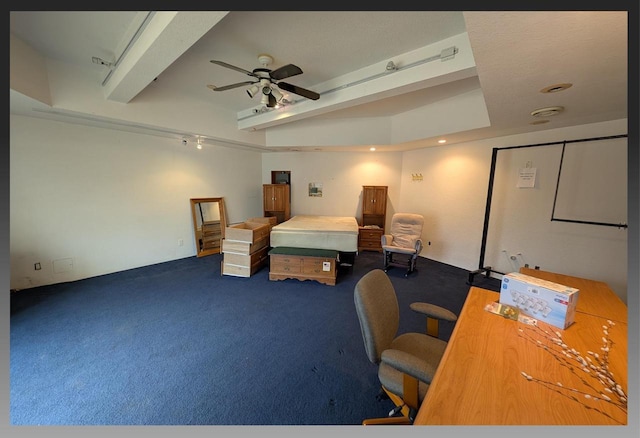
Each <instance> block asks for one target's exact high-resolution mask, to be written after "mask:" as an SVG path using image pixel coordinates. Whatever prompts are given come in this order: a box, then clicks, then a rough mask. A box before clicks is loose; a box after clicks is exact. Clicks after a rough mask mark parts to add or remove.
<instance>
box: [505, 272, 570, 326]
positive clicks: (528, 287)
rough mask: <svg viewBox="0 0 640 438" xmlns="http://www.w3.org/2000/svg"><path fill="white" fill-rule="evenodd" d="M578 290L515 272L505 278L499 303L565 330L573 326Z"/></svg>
mask: <svg viewBox="0 0 640 438" xmlns="http://www.w3.org/2000/svg"><path fill="white" fill-rule="evenodd" d="M578 292H579V290H578V289H576V288H573V287H569V286H564V285H561V284H558V283H553V282H551V281H547V280H542V279H540V278H536V277H532V276H530V275H525V274H521V273H519V272H512V273H509V274H505V275H504V276H503V277H502V285H501V287H500V303H502V304H507V305H509V306H514V307H517V308H518V309H520V312H522V313H524V314H525V315H528V316H531V317H532V318H536V319H537V320H538V321H542V322H546V323H548V324H551V325H553V326H555V327H558V328H561V329H566V328H567V327H569V326H570V325H571V324H573V321H574V318H575V314H576V304H577V302H578Z"/></svg>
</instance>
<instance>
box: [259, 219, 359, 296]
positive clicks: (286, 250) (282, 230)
mask: <svg viewBox="0 0 640 438" xmlns="http://www.w3.org/2000/svg"><path fill="white" fill-rule="evenodd" d="M358 231H359V229H358V222H357V221H356V219H355V218H354V217H342V216H310V215H298V216H294V217H292V218H291V219H289V220H288V221H285V222H282V223H280V224H278V225H275V226H273V227H272V228H271V235H270V246H271V247H272V249H271V251H270V252H269V258H270V261H269V280H286V279H289V278H295V279H298V280H300V281H304V280H315V281H318V282H320V283H324V284H327V285H331V286H334V285H335V284H336V276H337V266H338V265H339V266H346V267H351V266H353V262H354V260H355V254H356V252H357V251H358Z"/></svg>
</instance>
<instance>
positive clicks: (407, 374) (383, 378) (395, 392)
mask: <svg viewBox="0 0 640 438" xmlns="http://www.w3.org/2000/svg"><path fill="white" fill-rule="evenodd" d="M354 301H355V306H356V312H357V314H358V320H359V321H360V330H361V332H362V339H363V341H364V347H365V350H366V353H367V357H368V358H369V361H371V362H372V363H374V364H376V365H378V378H379V380H380V383H381V385H382V391H383V392H382V394H383V395H385V396H388V397H389V398H390V399H391V400H392V401H393V403H394V404H395V406H396V407H395V408H394V409H392V411H391V412H389V416H388V417H385V418H377V419H367V420H364V421H363V422H362V424H364V425H372V424H412V423H413V420H414V418H415V415H416V413H417V411H418V408H419V406H420V403H421V402H422V400H423V399H424V397H425V395H426V394H427V390H428V388H429V384H430V383H431V380H432V379H433V375H434V374H435V372H436V369H437V368H438V364H439V363H440V359H441V358H442V355H443V354H444V351H445V348H446V346H447V343H446V342H445V341H443V340H442V339H438V338H437V337H434V336H431V335H430V334H424V333H403V334H400V335H398V329H399V324H400V310H399V307H398V298H397V296H396V292H395V289H394V288H393V284H392V283H391V280H390V279H389V277H388V276H387V274H385V272H384V271H382V270H381V269H374V270H373V271H370V272H368V273H367V274H365V275H364V276H363V277H362V278H361V279H360V280H359V281H358V283H356V286H355V289H354ZM410 307H411V309H412V310H414V311H416V312H419V313H421V314H424V315H426V316H427V321H430V320H431V321H436V324H430V323H429V322H428V323H427V326H428V327H430V328H433V327H437V325H438V324H437V323H438V322H439V321H442V320H444V321H450V322H455V321H456V320H457V317H456V315H455V314H454V313H453V312H450V311H449V310H447V309H444V308H442V307H440V306H436V305H433V304H429V303H413V304H412V305H411V306H410ZM400 413H401V414H402V415H400V416H398V414H400Z"/></svg>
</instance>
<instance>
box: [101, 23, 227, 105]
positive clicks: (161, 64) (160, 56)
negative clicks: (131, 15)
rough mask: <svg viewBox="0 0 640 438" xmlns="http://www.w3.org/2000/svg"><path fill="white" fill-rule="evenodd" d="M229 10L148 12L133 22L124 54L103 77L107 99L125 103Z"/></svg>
mask: <svg viewBox="0 0 640 438" xmlns="http://www.w3.org/2000/svg"><path fill="white" fill-rule="evenodd" d="M227 14H228V11H197V12H192V11H188V12H167V11H158V12H153V13H150V14H149V16H148V18H147V19H146V20H145V21H144V22H143V23H140V22H138V21H136V22H135V23H134V24H133V25H134V26H135V27H139V29H133V30H131V29H130V31H129V35H131V36H130V38H131V40H130V41H128V42H126V43H125V44H124V46H125V49H124V53H123V56H121V58H120V59H119V60H118V61H117V62H116V64H115V66H114V68H113V70H112V71H111V72H110V74H109V76H108V77H107V78H106V79H105V81H104V84H103V86H104V95H105V98H106V99H108V100H112V101H116V102H121V103H128V102H129V101H131V99H133V98H134V97H135V96H136V95H137V94H138V93H140V92H141V91H142V90H143V89H144V88H145V87H146V86H147V85H149V84H150V83H151V82H153V80H154V79H155V78H157V77H158V76H159V75H160V73H162V72H163V71H164V70H165V69H166V68H167V67H169V66H170V65H171V64H172V63H173V62H174V61H175V60H176V59H178V58H179V57H180V56H181V55H182V54H183V53H184V52H186V51H187V50H188V49H189V48H190V47H191V46H192V45H193V44H194V43H195V42H196V41H198V40H199V39H200V38H202V36H203V35H204V34H206V33H207V32H208V31H209V30H211V28H212V27H213V26H215V25H216V24H217V23H218V22H219V21H220V20H222V18H224V16H225V15H227Z"/></svg>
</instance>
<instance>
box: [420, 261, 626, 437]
mask: <svg viewBox="0 0 640 438" xmlns="http://www.w3.org/2000/svg"><path fill="white" fill-rule="evenodd" d="M523 273H525V274H527V275H534V274H535V275H536V276H538V277H540V278H545V279H548V280H551V281H556V282H558V283H562V284H566V285H568V286H573V287H577V288H579V289H580V292H579V293H580V295H579V297H578V307H577V312H576V318H575V322H574V323H573V324H572V325H571V326H570V327H568V328H567V329H566V330H558V329H557V328H556V327H553V326H551V325H548V324H545V323H540V324H539V326H540V328H543V329H546V330H548V331H549V333H551V335H552V336H554V334H555V332H556V331H558V332H560V334H561V335H562V339H563V341H564V342H565V344H567V345H568V346H569V347H570V348H574V349H576V350H577V351H578V352H580V353H582V355H583V356H587V351H592V352H594V353H599V354H602V353H603V352H602V351H601V350H600V348H601V347H602V344H603V342H602V337H603V328H602V326H603V324H607V320H608V319H610V320H611V321H614V322H615V326H613V327H612V328H611V329H610V330H609V337H610V339H612V340H613V341H614V342H615V345H613V347H611V348H610V351H609V369H610V370H611V371H612V372H613V374H614V376H615V377H616V381H617V382H618V383H619V384H620V385H621V386H622V388H623V390H624V391H625V392H626V391H627V328H628V327H627V323H626V322H627V307H626V306H625V305H624V303H623V302H622V301H621V300H620V299H619V298H618V297H617V296H616V295H615V294H614V293H613V291H611V290H610V289H609V288H608V287H607V286H606V284H604V283H600V282H594V281H591V280H585V279H579V278H575V277H567V276H562V275H559V274H553V273H545V272H542V271H536V272H533V273H530V272H523ZM498 299H499V294H498V293H496V292H493V291H489V290H486V289H481V288H478V287H471V289H470V290H469V295H468V296H467V299H466V301H465V304H464V306H463V308H462V311H461V313H460V315H459V317H458V322H457V323H456V326H455V328H454V330H453V333H452V335H451V338H450V340H449V344H448V346H447V350H446V351H445V354H444V356H443V358H442V362H441V363H440V366H439V367H438V370H437V372H436V374H435V376H434V380H433V382H432V384H431V386H430V387H429V391H428V392H427V396H426V398H425V400H424V401H423V402H422V405H421V407H420V409H419V411H418V415H417V417H416V420H415V422H414V424H416V425H420V424H440V425H621V424H622V425H624V424H627V413H626V412H625V411H624V410H621V409H620V408H618V407H616V406H613V405H611V404H609V403H607V402H605V401H602V400H601V401H596V400H593V399H588V398H585V397H584V395H583V394H581V393H572V392H570V391H568V390H563V389H561V388H559V387H557V386H554V385H555V384H556V383H557V382H560V383H562V385H563V387H564V388H576V389H578V390H579V391H584V392H588V393H591V394H595V393H594V391H593V390H590V389H588V387H586V386H585V384H584V383H583V382H582V381H581V377H583V376H584V375H585V374H584V372H583V371H581V370H580V369H579V367H578V366H576V370H575V371H574V372H573V373H572V372H571V371H570V370H569V369H568V368H567V367H565V366H562V365H561V363H560V362H559V361H558V360H556V359H555V358H554V357H553V356H552V355H551V353H550V352H549V351H545V350H544V349H542V348H540V347H538V346H537V344H536V342H535V341H533V342H532V341H529V340H528V339H527V337H526V336H525V334H534V335H536V333H537V332H536V331H535V330H534V329H532V328H531V326H528V325H525V324H523V323H519V322H517V321H513V320H509V319H505V318H503V317H501V316H498V315H495V314H492V313H490V312H487V311H485V310H484V307H485V305H486V304H488V303H490V302H492V301H496V300H498ZM519 329H523V330H524V332H520V331H519ZM530 330H534V331H530ZM538 338H539V339H543V342H544V343H545V344H547V343H548V342H547V341H546V340H544V338H542V337H538ZM574 363H575V362H574ZM576 365H577V363H576ZM523 371H524V372H526V373H527V374H529V375H531V376H533V377H534V378H537V379H541V380H546V381H548V382H551V387H546V386H544V385H543V384H541V383H539V382H536V381H529V380H527V379H526V378H525V377H523V375H522V374H521V372H523ZM587 380H588V381H589V382H591V383H593V382H595V383H597V381H596V380H595V379H587ZM594 387H596V388H601V387H602V385H600V384H599V383H597V384H596V385H594ZM574 397H575V399H577V400H574V399H573V398H574ZM591 408H596V409H599V410H601V411H603V412H604V414H603V413H600V412H597V411H596V410H594V409H591ZM607 415H608V416H607Z"/></svg>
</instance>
